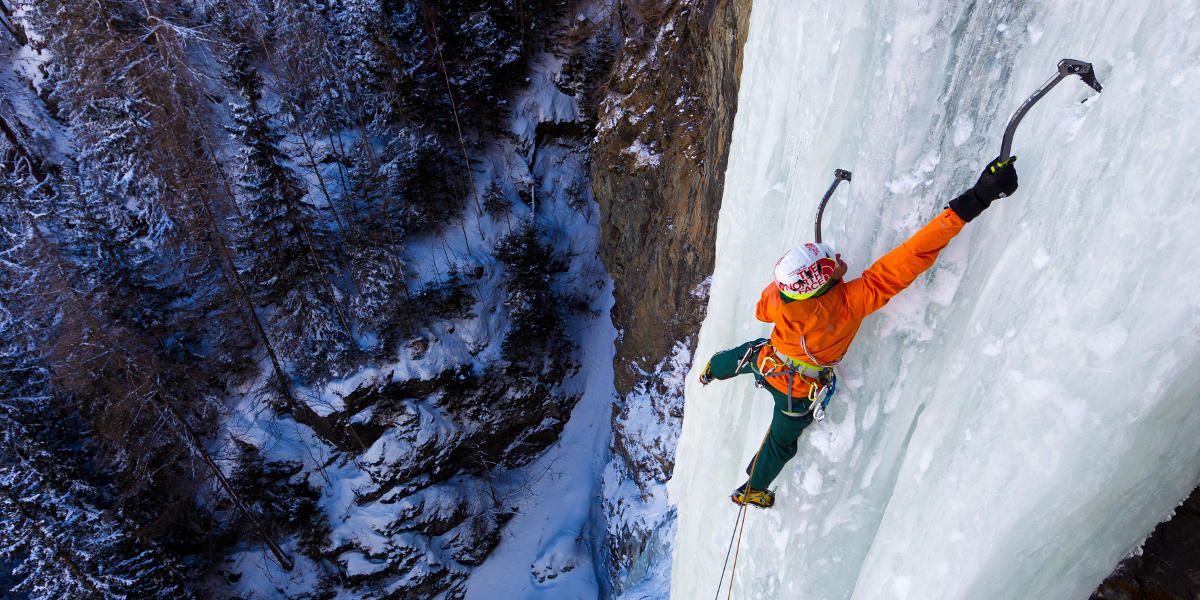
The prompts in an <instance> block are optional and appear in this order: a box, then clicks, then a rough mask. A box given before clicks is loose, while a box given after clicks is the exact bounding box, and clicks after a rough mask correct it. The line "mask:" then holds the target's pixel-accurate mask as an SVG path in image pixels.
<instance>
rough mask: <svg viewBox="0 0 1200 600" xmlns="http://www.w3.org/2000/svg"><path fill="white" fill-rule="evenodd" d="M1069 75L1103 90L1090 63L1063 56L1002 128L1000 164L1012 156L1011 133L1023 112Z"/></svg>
mask: <svg viewBox="0 0 1200 600" xmlns="http://www.w3.org/2000/svg"><path fill="white" fill-rule="evenodd" d="M1070 75H1078V76H1079V78H1080V79H1082V80H1083V82H1084V83H1086V84H1087V85H1088V86H1089V87H1091V88H1092V89H1093V90H1096V92H1097V93H1098V92H1101V91H1103V87H1102V86H1101V85H1100V81H1098V80H1097V79H1096V70H1095V69H1094V68H1092V63H1089V62H1084V61H1082V60H1075V59H1073V58H1064V59H1062V60H1060V61H1058V72H1057V73H1055V74H1054V76H1053V77H1051V78H1050V79H1049V80H1048V81H1046V83H1044V84H1042V87H1040V88H1038V89H1037V91H1036V92H1034V93H1033V95H1032V96H1030V97H1029V98H1027V99H1026V100H1025V102H1023V103H1021V106H1020V107H1019V108H1017V112H1015V113H1013V116H1012V118H1011V119H1009V120H1008V127H1007V128H1005V129H1004V142H1003V143H1002V144H1000V164H1001V165H1003V164H1007V163H1008V158H1009V157H1010V156H1012V140H1013V135H1014V134H1016V132H1017V125H1020V124H1021V119H1024V118H1025V113H1027V112H1029V109H1031V108H1033V105H1034V104H1036V103H1037V101H1038V100H1041V99H1042V97H1043V96H1045V95H1046V94H1047V93H1048V92H1049V91H1050V90H1051V89H1053V88H1054V86H1056V85H1058V82H1060V81H1062V80H1063V79H1066V78H1067V77H1068V76H1070Z"/></svg>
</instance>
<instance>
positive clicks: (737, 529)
mask: <svg viewBox="0 0 1200 600" xmlns="http://www.w3.org/2000/svg"><path fill="white" fill-rule="evenodd" d="M769 435H771V429H770V428H767V433H766V434H765V435H763V439H762V443H760V444H759V445H758V452H755V453H754V460H753V461H750V477H749V478H748V479H746V487H745V488H744V489H743V490H742V505H741V507H740V508H739V509H738V516H737V518H736V519H734V521H733V530H734V536H731V537H730V538H729V545H730V546H731V547H732V548H733V566H732V567H730V569H729V593H728V594H726V595H725V597H726V598H732V597H733V576H734V575H735V574H736V573H737V561H738V555H739V554H741V551H742V533H743V532H744V531H745V530H746V509H747V507H748V506H749V503H748V502H746V495H747V494H748V493H749V492H750V480H751V479H754V469H755V468H756V467H758V457H759V455H760V454H762V449H763V446H765V445H766V444H767V436H769ZM738 521H741V525H740V526H739V525H738ZM735 537H736V540H737V545H736V546H735V545H734V539H735ZM725 564H729V549H728V548H727V549H726V550H725ZM724 583H725V565H721V579H720V581H718V582H717V593H716V594H714V595H713V600H717V598H720V596H721V587H722V585H723V584H724Z"/></svg>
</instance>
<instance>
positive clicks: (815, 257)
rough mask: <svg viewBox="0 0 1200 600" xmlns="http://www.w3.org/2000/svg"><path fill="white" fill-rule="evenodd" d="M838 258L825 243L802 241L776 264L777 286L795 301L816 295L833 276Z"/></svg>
mask: <svg viewBox="0 0 1200 600" xmlns="http://www.w3.org/2000/svg"><path fill="white" fill-rule="evenodd" d="M836 269H837V259H836V258H835V255H834V253H833V249H832V248H830V247H829V246H826V245H825V244H820V243H816V244H811V243H810V244H801V245H799V246H796V247H795V248H792V249H791V250H788V251H787V253H785V254H784V255H783V256H782V257H780V259H779V261H777V262H776V263H775V286H776V287H778V288H779V291H780V293H782V294H783V295H784V296H787V297H788V298H791V299H792V300H804V299H805V298H812V297H813V296H815V295H817V292H820V291H821V289H822V288H823V287H825V284H827V283H829V281H830V280H831V279H833V272H834V271H835V270H836Z"/></svg>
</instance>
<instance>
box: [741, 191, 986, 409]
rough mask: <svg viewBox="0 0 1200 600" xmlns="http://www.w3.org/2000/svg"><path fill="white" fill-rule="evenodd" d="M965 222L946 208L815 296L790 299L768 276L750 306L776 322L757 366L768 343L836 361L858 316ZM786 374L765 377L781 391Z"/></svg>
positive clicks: (907, 280) (904, 282)
mask: <svg viewBox="0 0 1200 600" xmlns="http://www.w3.org/2000/svg"><path fill="white" fill-rule="evenodd" d="M964 224H965V223H964V221H963V220H962V219H961V218H959V216H958V215H957V214H955V213H954V211H953V210H950V209H948V208H947V209H946V210H944V211H942V213H941V214H939V215H938V216H937V217H935V218H934V219H933V220H932V221H930V222H929V223H928V224H926V225H925V226H924V227H922V228H921V230H920V231H918V232H917V233H915V234H913V236H912V237H910V238H908V240H907V241H905V242H904V243H903V244H900V245H899V246H897V247H896V248H894V249H893V250H892V251H891V252H888V253H887V254H885V255H883V257H882V258H880V259H879V260H877V261H875V264H873V265H871V267H870V268H868V269H867V270H866V271H863V274H862V277H859V278H858V279H854V280H851V281H846V282H843V283H839V284H837V285H834V286H833V287H832V288H830V289H829V291H827V292H825V293H824V294H821V295H820V296H817V297H816V298H809V299H807V300H789V299H787V298H785V297H784V296H783V295H782V294H780V293H779V288H777V287H775V282H773V281H772V282H771V283H770V284H769V285H767V287H766V289H764V290H763V292H762V297H760V298H759V300H758V306H757V307H756V309H755V317H757V318H758V320H759V321H763V322H765V323H774V324H775V328H774V329H772V330H771V345H769V346H765V347H764V348H763V349H762V351H761V352H760V353H759V356H758V364H759V365H760V367H761V366H762V365H763V361H764V360H765V359H766V357H769V356H771V355H772V352H773V350H772V349H771V347H772V346H774V348H775V350H778V351H779V352H780V353H782V354H786V355H787V356H790V357H792V358H795V359H797V360H800V361H803V362H806V363H809V364H813V365H817V366H824V365H833V364H834V363H837V362H838V361H839V360H841V359H842V357H843V356H845V354H846V350H848V349H849V348H850V342H851V341H853V340H854V335H855V334H856V333H858V327H859V325H860V324H862V320H863V319H864V318H865V317H866V316H867V315H869V314H871V313H873V312H875V311H877V310H879V309H880V308H882V307H883V305H884V304H887V302H888V300H891V299H892V296H895V295H896V294H898V293H900V290H903V289H904V288H906V287H908V286H909V285H910V284H912V282H913V281H914V280H915V279H916V278H917V276H918V275H920V274H921V273H923V272H924V271H925V270H926V269H928V268H929V267H930V266H932V265H933V261H935V260H936V259H937V256H938V253H939V252H941V251H942V248H945V247H946V244H948V243H950V240H951V239H952V238H953V237H954V236H955V235H957V234H958V232H959V231H962V228H963V225H964ZM805 348H807V352H806V351H805ZM787 380H788V378H787V377H768V378H767V381H768V382H769V383H770V384H771V385H773V386H774V387H775V388H776V389H778V390H780V391H782V392H784V393H787V392H788V381H787ZM798 385H799V382H795V383H793V386H794V387H796V386H798ZM802 387H803V391H802V392H800V393H802V394H804V395H807V390H808V387H809V386H808V384H807V383H805V384H804V385H803V386H802ZM796 389H799V388H796ZM797 395H799V394H797Z"/></svg>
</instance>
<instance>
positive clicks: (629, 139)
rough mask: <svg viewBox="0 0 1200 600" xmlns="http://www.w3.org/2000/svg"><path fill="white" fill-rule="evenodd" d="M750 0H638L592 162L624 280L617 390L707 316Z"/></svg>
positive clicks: (610, 264) (624, 14)
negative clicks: (708, 283)
mask: <svg viewBox="0 0 1200 600" xmlns="http://www.w3.org/2000/svg"><path fill="white" fill-rule="evenodd" d="M750 4H751V2H750V0H685V1H676V2H671V1H663V0H660V1H658V2H653V1H651V2H632V3H629V7H627V8H626V9H625V10H622V11H620V14H619V15H618V18H619V19H620V23H619V26H620V27H621V29H622V33H623V34H624V35H625V36H626V40H625V43H624V44H623V48H622V50H621V53H620V54H619V55H618V56H617V57H616V62H615V65H614V70H613V73H612V75H611V78H610V80H609V81H608V84H607V88H608V90H607V91H608V95H607V97H606V98H604V99H602V100H601V105H600V108H599V114H598V115H597V117H598V119H599V124H598V127H597V137H596V141H595V146H594V154H593V156H594V157H595V158H594V160H593V163H592V178H593V190H594V191H595V196H596V198H597V200H598V201H599V203H600V208H601V215H602V217H601V219H602V221H601V239H602V249H601V254H602V258H603V260H604V263H605V265H606V267H607V268H608V272H609V273H610V274H611V275H612V277H613V280H614V281H615V283H616V306H615V307H614V309H613V319H614V321H615V323H616V325H617V327H618V328H619V330H620V331H621V336H620V339H619V341H618V351H617V363H618V364H617V375H616V377H617V390H618V392H620V393H622V394H624V393H628V392H629V391H630V390H631V389H632V388H633V387H634V386H635V385H636V384H637V381H638V373H639V372H640V370H641V369H644V368H647V367H648V366H652V365H654V364H656V363H658V362H659V361H660V360H661V359H662V358H663V357H665V356H667V355H669V354H670V353H671V349H672V347H673V346H674V345H675V342H676V341H677V340H679V339H683V338H684V337H687V336H689V335H692V334H693V333H695V331H696V330H697V329H698V328H699V324H700V321H701V320H702V319H703V317H704V307H705V301H704V297H703V296H704V295H705V294H704V292H705V291H706V290H705V289H704V288H705V286H703V285H702V284H703V282H704V281H705V279H706V278H707V277H708V275H709V274H710V273H711V272H712V266H713V250H714V238H715V236H716V228H717V227H716V226H717V213H718V211H719V210H720V207H721V192H722V189H723V187H722V183H723V181H724V177H725V164H726V161H727V158H728V152H729V138H730V135H731V134H732V132H733V116H734V113H735V111H736V109H737V91H738V80H739V78H740V77H741V71H742V65H741V51H742V45H743V43H744V42H745V39H746V32H747V29H748V21H749V16H750Z"/></svg>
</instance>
